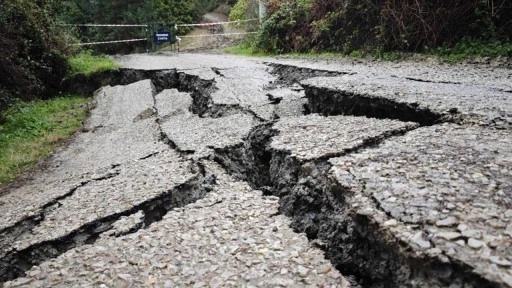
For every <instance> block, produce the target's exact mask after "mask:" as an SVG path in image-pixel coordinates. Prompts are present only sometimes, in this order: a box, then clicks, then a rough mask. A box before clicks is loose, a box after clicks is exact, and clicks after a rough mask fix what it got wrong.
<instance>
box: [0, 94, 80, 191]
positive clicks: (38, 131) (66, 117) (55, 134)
mask: <svg viewBox="0 0 512 288" xmlns="http://www.w3.org/2000/svg"><path fill="white" fill-rule="evenodd" d="M87 101H88V99H87V98H85V97H80V96H63V97H59V98H54V99H50V100H46V101H42V100H38V101H34V102H28V103H20V104H18V105H16V106H15V107H13V108H11V109H9V110H7V111H5V112H4V115H3V118H4V120H5V121H4V122H3V123H2V124H0V185H4V184H6V183H8V182H11V181H13V180H14V179H15V178H16V176H18V175H19V174H21V173H23V172H25V171H27V170H28V169H30V168H31V167H32V166H33V165H34V164H35V163H37V161H39V160H41V159H43V158H44V157H47V156H48V155H49V154H51V153H52V152H53V151H54V150H55V149H56V148H57V147H58V146H59V144H60V143H61V142H62V141H63V140H64V139H66V138H68V137H69V136H70V135H72V134H73V133H74V132H75V131H76V130H77V129H78V128H79V127H81V126H82V121H83V120H84V119H85V117H86V113H87V112H86V110H85V109H84V108H83V104H84V103H86V102H87Z"/></svg>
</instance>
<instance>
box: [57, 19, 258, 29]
mask: <svg viewBox="0 0 512 288" xmlns="http://www.w3.org/2000/svg"><path fill="white" fill-rule="evenodd" d="M256 20H259V19H258V18H253V19H246V20H237V21H226V22H211V23H197V24H177V25H176V26H178V27H200V26H216V25H225V24H234V23H242V22H251V21H256ZM60 25H61V26H74V27H147V26H148V25H147V24H60Z"/></svg>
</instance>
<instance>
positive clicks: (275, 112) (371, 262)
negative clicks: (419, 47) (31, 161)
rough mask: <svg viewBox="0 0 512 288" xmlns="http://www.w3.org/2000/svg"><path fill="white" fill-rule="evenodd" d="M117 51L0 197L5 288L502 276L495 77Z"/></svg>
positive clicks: (501, 162) (503, 131) (488, 282)
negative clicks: (75, 118) (62, 143)
mask: <svg viewBox="0 0 512 288" xmlns="http://www.w3.org/2000/svg"><path fill="white" fill-rule="evenodd" d="M118 61H119V62H120V64H122V65H123V66H124V67H126V68H123V69H120V70H119V71H116V72H109V73H107V72H103V74H101V75H100V76H92V77H90V78H84V79H82V80H81V81H80V83H81V84H82V85H79V83H77V82H76V81H71V80H68V81H66V82H64V83H63V87H64V88H66V89H67V90H83V91H88V92H92V91H95V90H97V89H98V88H100V87H102V88H101V89H99V90H97V91H96V93H95V97H94V105H93V106H94V107H95V108H94V109H93V110H92V111H91V117H90V118H89V119H88V121H87V123H85V125H84V129H83V131H81V133H79V134H77V135H76V136H75V139H74V140H73V142H72V143H71V144H70V145H69V146H68V147H65V148H63V149H62V150H61V151H59V152H58V153H56V154H55V155H54V156H53V157H52V158H51V159H49V160H48V161H49V165H48V167H49V169H48V170H47V171H44V172H41V174H40V175H39V176H38V177H35V178H34V179H33V180H31V181H30V182H28V183H26V184H25V185H22V186H21V187H19V188H17V189H16V190H14V191H12V192H11V193H10V194H8V195H6V196H3V197H2V198H1V199H0V205H2V211H6V212H2V213H4V214H5V216H4V215H3V216H4V217H2V218H1V219H2V222H0V224H1V225H2V226H0V227H2V228H1V229H2V230H1V232H0V233H2V234H1V235H2V236H3V237H2V241H1V242H0V248H1V253H2V254H0V255H1V257H2V263H5V264H2V266H0V268H1V270H0V271H1V274H2V279H3V280H4V281H7V282H5V283H4V286H5V287H19V286H26V287H29V286H38V287H70V286H81V287H95V286H103V287H121V286H122V287H138V286H143V285H145V286H157V287H175V286H189V287H190V286H194V287H203V286H209V287H226V286H228V287H240V286H243V287H254V286H256V287H258V286H263V287H268V286H272V287H302V286H305V287H311V286H314V287H315V286H316V287H319V286H323V287H326V286H327V287H510V286H512V270H511V269H512V254H511V252H510V251H511V250H510V247H511V244H512V230H511V229H512V224H511V223H512V212H511V211H512V210H511V209H512V206H511V205H512V204H511V203H512V186H510V183H512V181H511V180H512V171H511V170H510V167H512V151H511V148H510V143H511V142H512V130H511V129H510V124H511V121H510V119H511V116H512V113H511V111H512V105H510V103H511V101H512V100H511V97H510V96H512V94H511V93H508V92H506V91H508V90H510V89H512V87H509V86H508V85H509V84H507V83H508V82H507V81H504V79H506V78H507V77H508V78H510V77H511V73H510V72H508V71H501V70H499V71H498V70H495V71H494V72H495V75H494V76H492V75H489V74H485V75H484V76H482V77H483V78H485V79H479V78H475V75H474V73H473V72H474V71H473V72H472V71H468V70H470V69H471V68H467V67H454V68H447V67H443V66H441V65H439V66H435V65H428V66H427V65H426V66H421V65H420V67H416V66H415V67H410V66H408V65H407V64H403V65H395V64H390V63H388V64H382V63H381V64H378V63H377V64H371V63H359V64H358V63H353V62H346V63H344V62H340V63H332V62H331V63H321V62H320V61H317V62H315V63H309V62H307V61H305V62H304V61H298V60H296V61H292V62H293V64H294V65H290V61H288V60H286V61H283V60H279V61H276V60H273V59H263V60H254V59H250V58H242V57H232V56H223V55H200V54H194V55H187V54H180V56H179V57H177V56H175V55H169V56H144V55H132V56H125V57H123V58H120V59H118ZM475 69H477V68H475ZM478 69H483V68H478ZM475 71H476V70H475ZM386 75H389V76H386ZM440 75H441V76H440ZM79 77H82V76H79ZM444 77H448V78H449V79H450V81H447V80H446V79H445V78H444ZM111 85H117V86H111ZM485 97H487V98H485ZM4 239H5V240H4ZM342 275H343V276H342Z"/></svg>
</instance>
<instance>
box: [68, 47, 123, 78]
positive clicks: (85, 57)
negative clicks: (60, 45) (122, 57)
mask: <svg viewBox="0 0 512 288" xmlns="http://www.w3.org/2000/svg"><path fill="white" fill-rule="evenodd" d="M68 63H69V67H70V71H69V75H75V74H79V73H82V74H85V75H89V74H92V73H94V72H100V71H106V70H113V69H117V68H119V65H117V64H116V63H115V62H114V60H112V59H111V58H108V57H103V56H93V55H92V52H91V51H90V50H89V51H85V52H82V53H80V54H78V55H76V56H73V57H71V58H69V59H68Z"/></svg>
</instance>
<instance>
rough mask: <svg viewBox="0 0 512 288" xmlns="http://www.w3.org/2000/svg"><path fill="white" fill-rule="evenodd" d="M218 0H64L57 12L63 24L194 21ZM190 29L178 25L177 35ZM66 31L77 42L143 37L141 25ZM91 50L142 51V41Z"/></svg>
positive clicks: (217, 2)
mask: <svg viewBox="0 0 512 288" xmlns="http://www.w3.org/2000/svg"><path fill="white" fill-rule="evenodd" d="M223 2H224V1H222V0H192V1H190V0H173V1H169V0H145V1H143V0H138V1H135V0H132V1H108V0H98V1H82V0H73V1H64V2H63V6H62V8H61V10H60V12H59V14H58V17H59V20H60V21H61V22H64V23H73V24H79V23H98V24H147V23H150V22H158V23H177V24H184V23H194V22H196V21H198V20H200V19H201V17H202V15H203V14H205V13H206V12H209V11H211V10H213V9H215V8H216V7H217V6H218V5H219V4H221V3H223ZM190 30H191V28H180V29H179V30H178V33H179V34H186V33H188V32H189V31H190ZM70 32H72V33H74V35H75V36H76V37H77V38H79V39H80V42H82V43H85V42H96V41H115V40H123V39H136V38H146V36H147V34H146V31H145V28H144V27H130V28H127V27H79V28H70ZM93 49H95V51H98V52H102V53H107V54H116V53H131V52H133V51H145V49H146V43H145V42H144V41H142V42H130V43H120V44H109V45H99V46H94V47H93Z"/></svg>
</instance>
